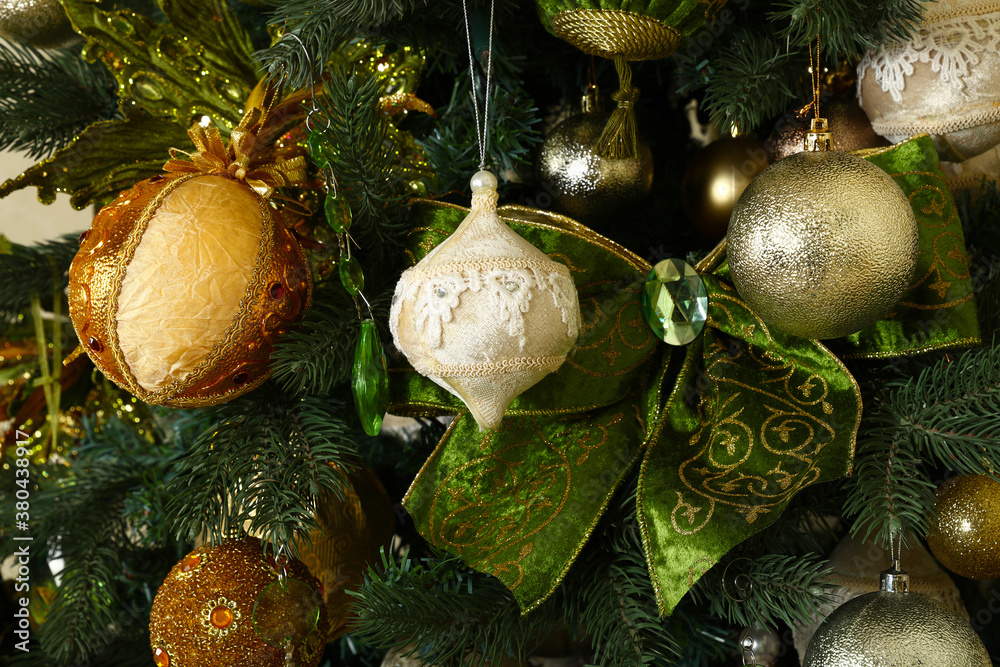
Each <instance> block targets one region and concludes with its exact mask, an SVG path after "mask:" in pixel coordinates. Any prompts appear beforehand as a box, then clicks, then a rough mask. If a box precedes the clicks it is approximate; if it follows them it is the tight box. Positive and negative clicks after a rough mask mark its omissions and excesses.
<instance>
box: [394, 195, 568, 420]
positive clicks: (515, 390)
mask: <svg viewBox="0 0 1000 667" xmlns="http://www.w3.org/2000/svg"><path fill="white" fill-rule="evenodd" d="M497 199H498V195H497V193H496V191H495V190H493V189H489V188H482V189H479V190H476V191H475V192H473V196H472V209H471V210H470V211H469V215H468V216H466V218H465V220H463V221H462V224H461V225H459V227H458V229H456V230H455V232H454V233H453V234H452V235H451V236H449V237H448V238H447V239H446V240H445V241H444V242H443V243H441V245H439V246H438V247H437V248H435V249H434V250H433V251H431V252H430V253H429V254H428V255H427V256H426V257H424V258H423V259H422V260H421V261H420V262H419V263H418V264H417V265H416V266H414V267H412V268H410V269H408V270H406V271H405V272H403V275H402V276H401V277H400V280H399V282H398V283H397V284H396V291H395V294H394V296H393V303H392V308H391V310H390V313H389V328H390V330H391V331H392V336H393V340H394V342H395V343H396V346H397V347H398V348H399V349H400V350H401V351H402V352H403V353H404V354H405V355H406V358H407V360H408V361H409V362H410V363H411V364H412V365H413V368H414V369H415V370H416V371H417V372H419V373H420V374H421V375H424V376H426V377H428V378H429V379H431V380H433V381H434V382H436V383H437V384H439V385H440V386H442V387H444V388H445V389H447V390H448V391H450V392H451V393H452V394H454V395H455V396H458V397H459V398H460V399H461V400H462V401H463V402H464V403H465V404H466V406H468V408H469V410H470V412H471V413H472V415H473V417H475V419H476V422H477V423H478V424H479V427H480V428H481V429H488V428H495V427H496V426H498V425H499V424H500V420H501V419H502V417H503V413H504V411H505V410H506V409H507V406H508V405H510V403H511V401H513V400H514V398H515V397H517V396H518V395H519V394H521V393H522V392H523V391H524V390H526V389H527V388H529V387H531V386H532V385H534V384H535V383H537V382H538V381H539V380H541V379H542V378H543V377H544V376H545V375H547V374H548V373H551V372H552V371H554V370H556V369H558V368H559V366H561V365H562V363H563V361H564V360H565V359H566V355H567V353H568V352H569V351H570V349H572V347H573V344H574V343H575V342H576V338H577V335H578V334H579V331H580V304H579V301H578V297H577V293H576V287H575V285H574V284H573V278H572V277H571V276H570V273H569V269H568V268H566V266H564V265H563V264H560V263H559V262H555V261H553V260H551V259H549V258H548V256H546V255H545V254H544V253H543V252H541V251H540V250H538V249H537V248H535V247H534V246H533V245H531V244H530V243H528V242H527V241H526V240H524V239H523V238H521V237H520V236H519V235H518V234H517V233H516V232H514V231H513V230H512V229H511V228H510V227H508V226H507V225H506V224H504V222H503V221H502V220H501V219H500V217H499V215H497V210H496V203H497Z"/></svg>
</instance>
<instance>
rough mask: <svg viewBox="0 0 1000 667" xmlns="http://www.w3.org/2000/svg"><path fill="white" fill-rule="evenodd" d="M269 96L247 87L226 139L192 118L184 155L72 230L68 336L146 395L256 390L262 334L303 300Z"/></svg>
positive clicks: (205, 395) (265, 355)
mask: <svg viewBox="0 0 1000 667" xmlns="http://www.w3.org/2000/svg"><path fill="white" fill-rule="evenodd" d="M275 95H276V92H275V91H273V90H268V89H265V88H263V87H258V90H257V91H255V93H254V94H253V95H252V96H251V100H250V101H249V102H248V107H249V111H248V112H247V115H246V116H245V117H244V119H243V121H242V122H241V123H240V125H239V126H238V127H237V128H236V129H234V130H233V133H232V137H231V140H230V143H229V146H228V148H227V147H224V146H223V143H222V139H221V136H220V133H219V130H218V128H216V127H214V126H210V127H208V128H204V127H202V126H200V125H198V124H195V125H194V126H193V127H192V128H191V129H190V130H189V132H188V134H189V135H190V136H191V138H192V140H193V141H194V143H195V146H196V147H197V149H198V150H197V152H195V153H194V154H192V155H191V156H189V157H190V158H191V160H190V161H188V160H180V159H174V160H171V161H169V162H168V163H167V164H166V165H165V169H166V170H167V173H164V174H162V175H160V176H154V177H153V178H150V179H147V180H145V181H142V182H140V183H137V184H136V185H134V186H133V187H132V188H131V189H129V190H127V191H126V192H123V193H122V194H121V195H120V196H119V197H118V198H117V199H116V200H115V201H114V202H112V203H111V204H109V205H108V206H105V207H104V208H103V209H101V211H100V213H98V214H97V216H96V217H95V218H94V222H93V225H92V227H91V229H90V230H89V231H88V232H86V233H85V234H84V236H83V237H82V240H81V245H80V250H79V252H78V253H77V255H76V257H75V258H74V260H73V263H72V265H71V266H70V270H69V307H70V317H71V318H72V320H73V325H74V327H75V329H76V333H77V336H78V337H79V339H80V342H81V346H82V347H83V348H84V350H85V351H86V352H87V353H88V354H89V355H90V357H91V359H92V360H93V361H94V364H95V365H96V366H97V367H98V368H99V369H100V370H101V371H102V372H103V373H104V374H105V375H106V376H108V377H109V378H111V379H112V380H113V381H114V382H115V383H117V384H118V385H119V386H121V387H122V388H124V389H126V390H128V391H130V392H131V393H133V394H134V395H135V396H137V397H138V398H140V399H142V400H143V401H146V402H147V403H153V404H158V405H169V406H173V407H200V406H205V405H212V404H215V403H219V402H223V401H227V400H230V399H232V398H234V397H235V396H238V395H240V394H243V393H245V392H247V391H250V390H251V389H253V388H255V387H257V386H259V385H260V384H261V383H263V382H264V381H265V380H266V379H267V378H268V376H269V375H270V366H269V358H270V353H271V349H272V344H273V341H274V339H275V337H276V336H277V335H278V334H280V333H281V332H282V331H284V330H285V329H286V328H287V327H288V326H289V325H290V324H291V322H293V321H294V320H295V319H296V318H297V317H298V316H299V314H300V313H301V311H302V310H303V309H304V308H306V307H307V306H308V304H309V301H310V297H311V292H312V280H311V277H310V274H309V269H308V266H307V264H306V260H305V257H304V255H303V253H302V250H301V248H300V247H299V244H298V241H297V240H296V238H295V236H294V235H293V234H292V232H291V231H290V230H288V229H287V228H286V227H285V225H284V224H283V223H282V220H281V215H280V213H279V211H277V210H276V209H275V208H274V207H273V206H272V205H271V203H270V196H271V194H272V193H273V191H274V188H275V187H277V186H279V185H289V184H292V183H294V182H298V181H300V180H301V179H302V178H303V177H304V165H305V160H304V158H300V157H297V158H293V159H291V160H280V159H276V158H275V157H274V156H273V154H272V153H271V152H270V151H269V150H268V149H267V148H266V146H267V138H268V137H269V136H271V135H273V133H274V132H275V131H276V130H275V127H274V126H273V124H272V123H271V121H270V120H269V118H268V113H267V111H268V110H270V109H271V108H272V105H273V104H274V96H275ZM296 104H297V102H296ZM273 116H274V117H275V118H277V119H278V120H277V121H276V122H281V119H282V118H283V117H284V119H285V120H287V118H288V114H284V115H283V114H278V113H275V114H273Z"/></svg>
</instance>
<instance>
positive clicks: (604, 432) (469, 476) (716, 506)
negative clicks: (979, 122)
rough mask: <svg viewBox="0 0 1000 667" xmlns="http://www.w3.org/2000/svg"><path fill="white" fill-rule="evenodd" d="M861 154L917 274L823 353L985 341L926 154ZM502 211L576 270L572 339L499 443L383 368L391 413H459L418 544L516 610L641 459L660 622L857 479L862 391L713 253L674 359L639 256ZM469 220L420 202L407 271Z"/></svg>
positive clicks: (438, 396)
mask: <svg viewBox="0 0 1000 667" xmlns="http://www.w3.org/2000/svg"><path fill="white" fill-rule="evenodd" d="M866 157H867V159H869V160H870V161H872V162H873V163H875V164H877V165H878V166H879V167H881V168H883V169H885V170H886V171H887V172H889V173H890V175H892V176H893V178H895V179H896V182H897V183H899V185H900V187H901V188H902V189H903V191H904V192H905V193H906V194H907V196H908V197H909V198H910V201H911V202H912V203H913V208H914V213H915V214H916V217H917V220H918V222H919V224H920V256H919V260H918V267H917V271H916V274H915V278H914V281H913V285H912V287H911V289H910V290H909V292H908V293H907V294H906V295H905V296H904V298H903V299H902V301H901V302H900V305H899V306H897V307H896V309H895V310H894V312H893V313H890V314H889V316H887V317H886V318H885V319H884V320H883V321H880V322H878V323H877V324H875V325H873V326H872V327H871V328H870V329H868V330H865V331H862V332H860V333H859V334H854V335H852V336H849V337H847V338H846V339H843V340H839V341H834V342H833V344H832V345H831V348H834V349H837V350H838V351H841V352H842V353H850V354H852V355H857V356H891V355H901V354H910V353H916V352H920V351H923V350H927V349H934V348H940V347H946V346H962V345H972V344H976V343H978V341H979V331H978V325H977V323H976V317H975V305H974V302H973V300H972V290H971V286H970V284H969V281H968V276H969V274H968V266H967V260H966V257H965V246H964V240H963V237H962V230H961V225H960V222H959V220H958V216H957V215H956V213H955V207H954V202H953V200H952V197H951V194H950V193H949V191H948V189H947V187H946V185H945V183H944V178H943V176H942V174H941V171H940V168H939V164H938V159H937V154H936V153H935V151H934V147H933V144H932V143H931V141H930V140H929V139H928V138H926V137H921V138H917V139H914V140H911V141H908V142H905V143H903V144H900V145H897V146H894V147H892V148H890V149H887V150H884V151H881V152H877V153H873V154H871V155H868V156H866ZM500 212H501V215H502V216H503V217H504V218H505V219H506V220H507V222H508V223H509V224H510V225H511V227H512V228H514V229H515V230H517V232H518V233H519V234H521V235H522V236H523V237H524V238H526V239H527V240H529V241H531V242H532V243H533V244H535V246H537V247H538V248H540V249H541V250H543V251H544V252H546V253H547V254H548V255H549V256H550V257H551V258H552V259H555V260H556V261H560V262H563V263H565V264H566V266H568V267H569V269H570V271H571V273H572V275H573V276H574V279H575V282H576V287H577V290H578V292H579V296H580V306H581V312H582V315H583V328H582V330H581V334H580V338H579V339H578V341H577V345H576V347H575V348H574V350H573V351H572V352H571V354H570V356H569V358H568V359H567V360H566V363H565V364H563V366H562V367H561V368H560V369H559V371H557V372H556V373H553V374H551V375H549V376H547V377H546V378H545V379H543V380H542V381H541V382H539V383H538V384H537V385H535V386H534V387H532V388H531V389H529V390H528V391H526V392H525V393H524V394H522V395H521V396H519V397H518V398H517V399H516V400H515V401H514V402H513V403H512V404H511V407H510V409H509V410H508V411H507V414H506V416H505V417H504V420H503V423H502V424H501V426H500V428H499V429H497V430H496V431H487V432H480V431H479V430H478V428H477V426H476V423H475V421H474V420H473V419H472V418H471V416H470V415H469V414H468V411H467V410H466V409H465V407H464V406H463V405H462V404H461V403H460V402H459V401H458V399H456V398H455V397H453V396H452V395H451V394H449V393H447V392H446V391H444V390H443V389H441V388H440V387H438V386H437V385H436V384H434V383H433V382H431V381H429V380H427V379H425V378H423V377H421V376H420V375H418V374H417V373H416V372H415V371H413V370H412V369H410V368H394V369H392V371H391V391H392V406H391V407H390V412H394V413H400V414H425V415H426V414H444V413H450V414H457V415H458V416H457V417H456V419H455V421H454V422H453V423H452V425H451V427H450V428H449V429H448V431H447V433H446V434H445V436H444V438H442V440H441V442H440V443H439V444H438V446H437V448H436V449H435V450H434V452H433V453H432V454H431V456H430V457H429V458H428V460H427V462H426V463H425V464H424V466H423V468H422V469H421V471H420V473H419V474H418V475H417V477H416V479H415V480H414V481H413V484H412V486H411V487H410V490H409V491H408V493H407V495H406V498H405V499H404V503H405V506H406V508H407V510H408V511H409V512H410V514H411V516H412V517H413V520H414V522H415V524H416V526H417V528H418V529H419V531H420V533H421V534H422V535H423V536H424V537H425V538H426V539H427V540H428V541H429V542H431V543H432V544H434V545H436V546H438V547H441V548H443V549H446V550H448V551H451V552H454V553H457V554H459V555H460V556H461V557H462V558H463V559H464V560H465V561H466V562H467V563H468V564H469V565H470V566H471V567H473V568H475V569H477V570H480V571H483V572H487V573H489V574H492V575H494V576H496V577H497V578H499V579H500V580H501V581H502V582H503V583H504V584H505V585H506V586H507V587H508V588H509V589H510V591H511V592H512V593H513V595H514V597H515V598H516V599H517V601H518V603H519V604H520V605H521V608H522V611H524V612H527V611H530V610H531V609H533V608H535V607H536V606H538V605H539V604H541V602H543V601H544V600H545V599H546V598H547V597H548V596H549V595H550V594H551V593H552V592H553V591H554V590H555V588H556V587H557V586H558V585H559V582H560V581H561V580H562V578H563V576H564V575H565V574H566V572H567V570H568V569H569V568H570V566H571V565H572V564H573V561H574V559H575V558H576V555H577V554H578V553H579V551H580V549H581V548H582V547H583V545H584V543H585V542H586V541H587V539H588V537H589V535H590V533H591V531H592V530H593V529H594V526H595V525H596V524H597V522H598V520H599V519H600V517H601V515H602V514H603V512H604V509H605V508H606V506H607V503H608V501H609V500H610V498H611V496H612V494H613V493H614V492H615V490H616V489H617V487H618V486H619V484H621V482H622V480H623V479H625V477H626V476H627V475H628V474H629V472H630V470H632V469H633V466H634V465H635V463H636V462H637V461H638V460H640V458H641V460H642V465H641V468H640V475H639V488H638V494H637V502H638V508H637V509H638V516H639V518H640V522H641V529H642V535H643V543H644V546H645V550H646V559H647V563H648V566H649V572H650V576H651V579H652V581H653V585H654V589H655V591H656V597H657V603H658V605H659V608H660V611H661V613H663V614H668V613H670V611H671V610H672V609H673V608H674V606H675V605H676V604H677V603H678V601H679V600H680V599H681V597H683V596H684V594H685V593H686V592H687V591H688V590H689V589H690V587H691V586H692V585H693V584H694V582H695V581H697V580H698V578H699V577H700V576H701V575H702V574H703V573H704V572H705V571H707V570H708V569H709V568H710V567H711V566H712V565H713V564H715V563H716V562H717V561H718V560H719V559H720V558H721V557H722V556H723V555H724V554H726V553H727V552H728V551H729V550H731V549H732V548H733V547H734V546H735V545H737V544H738V543H740V542H741V541H743V540H745V539H746V538H747V537H749V536H750V535H752V534H754V533H756V532H758V531H760V530H762V529H763V528H765V527H767V526H768V525H769V524H771V523H772V522H773V521H774V520H775V519H776V518H777V517H778V516H779V515H780V513H781V512H782V510H783V509H784V508H785V507H786V506H787V504H788V502H789V500H790V499H791V497H792V496H793V495H794V494H795V493H796V492H798V491H799V490H800V489H802V488H804V487H805V486H808V485H809V484H813V483H816V482H821V481H827V480H832V479H836V478H837V477H841V476H843V475H845V474H847V473H848V472H849V471H850V469H851V465H852V459H853V454H854V443H855V437H856V435H857V429H858V425H859V423H860V419H861V393H860V391H859V389H858V386H857V384H856V383H855V381H854V378H853V377H852V376H851V375H850V373H849V372H848V371H847V369H846V368H845V367H844V365H843V364H842V363H841V361H840V360H839V359H838V358H837V356H835V355H834V354H833V353H832V352H831V351H830V349H828V348H827V347H826V346H824V345H823V344H821V343H819V342H817V341H814V340H806V339H803V338H797V337H795V336H791V335H789V334H785V333H783V332H781V331H777V330H774V329H771V328H770V327H768V326H767V325H766V324H765V323H764V322H762V321H761V320H760V319H759V318H758V317H757V316H756V315H755V314H754V313H753V312H752V311H751V310H750V309H749V308H748V307H747V306H746V304H745V303H744V302H743V301H742V300H741V299H740V297H739V294H737V293H736V290H735V289H734V288H733V287H732V286H731V285H730V284H729V283H728V282H727V278H728V273H729V272H728V266H727V264H726V260H725V249H724V245H723V246H720V247H719V248H717V249H716V250H715V251H713V253H712V254H711V255H710V256H709V257H707V258H706V259H705V260H704V261H702V262H701V264H700V265H699V267H698V268H699V272H700V273H701V274H702V278H703V280H704V282H705V284H706V287H707V289H708V294H709V307H708V321H707V325H706V328H705V330H704V331H703V333H702V334H701V335H700V336H699V337H698V338H697V339H696V340H695V341H694V342H692V343H691V344H689V345H688V346H686V348H683V349H681V348H671V347H669V346H667V345H664V344H662V343H660V342H659V341H658V340H657V339H656V338H655V337H654V336H653V333H652V331H651V330H650V329H649V327H648V326H647V325H646V323H645V320H644V317H643V313H642V308H641V299H640V291H641V288H642V285H643V283H644V281H645V279H646V276H647V274H648V272H649V270H650V268H651V267H650V266H649V265H648V264H647V263H646V262H645V261H643V260H642V259H641V258H639V257H637V256H636V255H634V254H633V253H631V252H629V251H628V250H626V249H624V248H622V247H620V246H618V245H616V244H614V243H613V242H611V241H609V240H607V239H605V238H602V237H601V236H599V235H597V234H595V233H594V232H593V231H591V230H590V229H588V228H586V227H584V226H582V225H580V224H578V223H576V222H574V221H572V220H569V219H568V218H564V217H561V216H557V215H552V214H548V213H545V212H541V211H536V210H532V209H526V208H523V207H512V206H508V207H502V208H501V211H500ZM466 213H467V209H464V208H461V207H457V206H450V205H445V204H440V203H436V202H431V201H425V200H421V201H418V202H416V203H415V204H414V207H413V215H414V222H415V224H414V225H413V231H412V232H411V236H410V239H409V241H410V243H409V248H410V253H411V258H412V260H413V261H414V262H416V261H419V259H420V258H421V257H423V256H424V255H425V254H426V253H427V252H429V251H430V250H431V249H432V248H434V247H435V246H436V245H437V244H438V243H440V242H441V241H442V240H444V239H445V238H447V236H448V235H449V234H451V232H452V231H453V230H454V229H455V227H457V225H458V224H459V223H460V222H461V220H462V219H463V218H464V217H465V215H466ZM945 283H947V285H946V286H945Z"/></svg>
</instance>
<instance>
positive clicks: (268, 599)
mask: <svg viewBox="0 0 1000 667" xmlns="http://www.w3.org/2000/svg"><path fill="white" fill-rule="evenodd" d="M320 600H321V598H320V597H319V596H318V595H317V594H316V592H315V591H314V590H313V589H312V587H311V586H309V584H307V583H306V582H304V581H302V580H301V579H292V578H290V577H286V578H285V579H281V580H278V581H275V582H272V583H270V584H268V585H267V586H265V587H264V590H262V591H261V592H260V595H258V596H257V599H256V601H254V605H253V629H254V631H255V632H256V633H257V636H258V637H260V638H261V639H263V640H264V641H266V642H267V643H268V644H270V645H271V646H277V647H279V648H284V647H285V646H287V645H289V644H291V645H293V646H294V645H295V644H298V643H300V642H301V641H302V640H303V639H305V638H306V637H308V636H309V635H310V634H312V632H313V630H315V629H316V625H317V623H319V612H320Z"/></svg>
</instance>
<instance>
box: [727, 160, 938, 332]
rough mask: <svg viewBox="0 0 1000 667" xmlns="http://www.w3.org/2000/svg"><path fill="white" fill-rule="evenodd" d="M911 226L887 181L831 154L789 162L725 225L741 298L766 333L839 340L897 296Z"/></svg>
mask: <svg viewBox="0 0 1000 667" xmlns="http://www.w3.org/2000/svg"><path fill="white" fill-rule="evenodd" d="M918 243H919V238H918V230H917V220H916V218H915V217H914V215H913V210H912V209H911V208H910V202H909V201H908V200H907V198H906V195H904V194H903V191H902V190H901V189H900V188H899V186H898V185H897V184H896V182H895V181H893V180H892V177H891V176H889V175H888V174H887V173H885V172H884V171H882V170H881V169H879V168H878V167H876V166H875V165H873V164H871V163H870V162H868V161H866V160H864V159H862V158H860V157H857V156H855V155H850V154H848V153H841V152H839V151H819V152H807V153H798V154H796V155H792V156H791V157H788V158H785V159H784V160H781V161H780V162H777V163H775V164H773V165H771V166H770V167H768V168H767V169H765V170H764V171H763V172H761V173H760V175H759V176H757V178H755V179H754V180H753V181H752V182H751V183H750V185H749V186H748V187H747V189H746V190H744V191H743V194H742V195H741V196H740V199H739V201H738V202H736V207H735V208H734V209H733V216H732V218H731V219H730V222H729V235H728V240H727V251H728V256H729V266H730V269H731V271H732V277H733V282H734V283H735V285H736V289H737V290H738V291H739V293H740V295H741V296H742V297H743V299H744V300H745V301H746V302H747V304H748V305H749V306H750V307H751V308H752V309H753V310H754V312H755V313H757V314H758V315H759V316H760V317H761V319H763V320H764V321H765V322H767V323H768V324H769V325H771V326H773V327H776V328H778V329H781V330H783V331H786V332H788V333H790V334H794V335H796V336H802V337H803V338H821V339H822V338H838V337H840V336H846V335H847V334H850V333H854V332H855V331H860V330H861V329H864V328H865V327H867V326H869V325H871V324H874V323H875V322H876V321H878V320H879V319H880V318H881V317H883V316H884V315H885V314H886V313H887V312H889V310H891V309H892V307H893V306H894V305H895V304H896V302H897V301H898V300H899V299H900V297H902V295H903V294H904V293H905V292H906V290H907V288H908V287H909V286H910V280H911V278H912V277H913V270H914V267H915V265H916V261H917V250H918Z"/></svg>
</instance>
